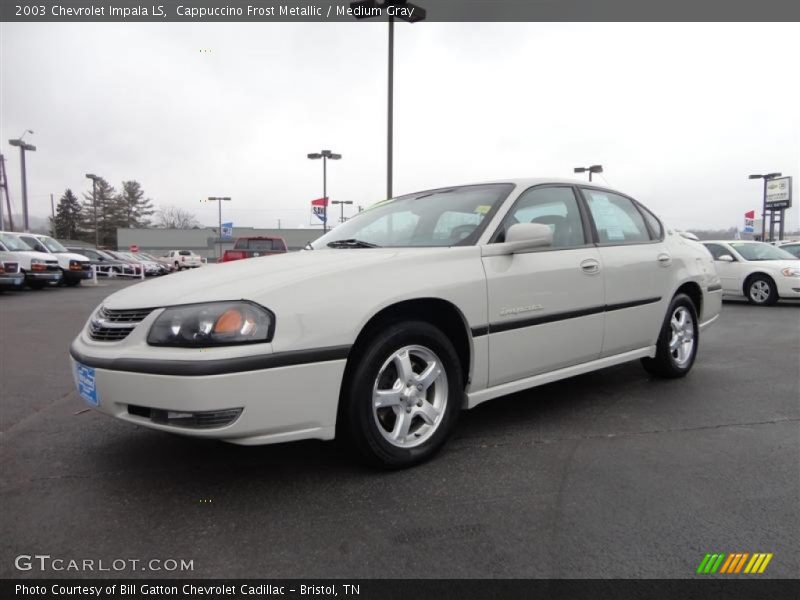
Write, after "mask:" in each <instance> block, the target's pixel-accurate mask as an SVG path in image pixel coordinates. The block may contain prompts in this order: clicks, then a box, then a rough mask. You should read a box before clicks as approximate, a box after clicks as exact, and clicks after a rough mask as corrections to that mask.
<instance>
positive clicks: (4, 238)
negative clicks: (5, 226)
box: [0, 233, 33, 252]
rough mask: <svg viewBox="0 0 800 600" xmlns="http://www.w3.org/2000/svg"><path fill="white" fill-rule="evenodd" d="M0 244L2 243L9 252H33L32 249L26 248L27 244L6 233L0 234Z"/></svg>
mask: <svg viewBox="0 0 800 600" xmlns="http://www.w3.org/2000/svg"><path fill="white" fill-rule="evenodd" d="M0 242H2V243H3V246H5V247H6V248H8V250H9V252H29V251H31V250H33V248H31V247H30V246H28V244H26V243H25V242H23V241H22V240H21V239H19V238H17V237H14V236H13V235H8V234H6V233H0Z"/></svg>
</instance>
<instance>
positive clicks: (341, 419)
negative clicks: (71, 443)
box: [70, 179, 722, 467]
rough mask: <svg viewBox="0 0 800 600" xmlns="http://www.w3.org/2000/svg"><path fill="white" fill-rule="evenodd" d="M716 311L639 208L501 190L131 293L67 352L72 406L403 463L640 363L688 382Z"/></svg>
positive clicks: (394, 209) (707, 291)
mask: <svg viewBox="0 0 800 600" xmlns="http://www.w3.org/2000/svg"><path fill="white" fill-rule="evenodd" d="M721 295H722V291H721V287H720V281H719V278H718V277H717V274H716V272H715V270H714V264H713V261H712V257H711V255H710V254H709V252H708V251H707V250H706V249H705V248H703V247H702V246H701V245H700V244H698V243H697V242H694V241H692V240H688V239H685V238H684V237H682V236H681V235H679V234H676V233H674V232H672V231H667V230H666V228H665V227H664V226H663V225H662V223H661V221H659V219H658V218H657V217H656V216H655V215H653V213H651V212H650V211H649V210H647V209H646V208H645V207H644V206H642V205H641V204H639V203H638V202H637V201H635V200H634V199H632V198H630V197H629V196H626V195H624V194H621V193H619V192H616V191H612V190H610V189H605V188H601V187H596V186H593V185H591V184H589V185H584V184H582V183H576V182H570V181H562V180H552V179H520V180H509V181H502V182H492V183H484V184H479V185H465V186H458V187H448V188H441V189H434V190H429V191H425V192H420V193H416V194H409V195H407V196H402V197H399V198H395V199H392V200H388V201H384V202H381V203H378V204H377V205H376V206H374V207H372V208H370V209H369V210H366V211H364V212H362V213H360V214H358V215H357V216H356V217H354V218H353V219H351V220H349V221H347V222H346V223H343V224H342V225H339V226H338V227H336V228H335V229H333V230H332V231H330V232H328V233H327V234H326V235H324V236H322V237H321V238H319V239H318V240H316V241H315V242H314V243H313V244H311V245H310V246H309V247H308V248H307V249H306V251H302V252H294V253H289V254H285V255H281V256H269V257H262V258H254V259H251V260H243V261H236V262H232V263H226V264H222V265H218V266H216V267H214V268H209V269H208V270H206V269H199V270H197V271H193V272H187V273H180V274H175V275H171V276H170V277H168V278H165V279H160V280H157V281H152V282H146V283H141V284H138V285H134V286H132V287H129V288H127V289H124V290H121V291H119V292H117V293H115V294H112V295H111V296H109V297H108V298H106V299H105V301H104V302H103V303H102V305H101V306H99V307H97V309H95V311H94V312H93V314H92V315H91V317H90V318H89V321H88V322H87V323H86V325H85V327H84V329H83V331H82V332H81V333H80V335H79V336H78V337H77V339H75V341H74V342H73V343H72V346H71V348H70V355H71V357H72V361H73V370H74V375H75V382H76V386H77V387H78V391H79V393H80V395H81V396H83V398H84V399H85V400H86V401H87V402H88V403H89V404H90V405H92V406H94V407H95V408H96V409H97V410H99V411H102V412H105V413H108V414H110V415H113V416H115V417H117V418H120V419H123V420H125V421H130V422H131V423H136V424H139V425H145V426H148V427H152V428H155V429H160V430H163V431H169V432H174V433H181V434H188V435H194V436H199V437H207V438H219V439H222V440H225V441H228V442H234V443H237V444H266V443H273V442H283V441H289V440H298V439H304V438H318V439H324V440H325V439H331V438H333V437H334V436H341V437H342V438H344V439H345V440H347V441H348V442H350V443H351V444H352V446H353V447H355V448H356V449H357V450H359V451H360V453H361V454H362V455H363V456H364V457H365V458H367V459H368V460H370V461H371V462H373V463H377V464H381V465H384V466H389V467H402V466H408V465H411V464H414V463H418V462H420V461H422V460H424V459H425V458H427V457H429V456H431V455H432V454H433V453H434V452H436V450H438V449H439V448H440V447H441V446H442V445H443V443H444V442H445V439H446V438H447V436H448V434H449V433H450V432H451V430H452V429H453V426H454V424H455V422H456V418H457V417H458V414H459V411H460V410H461V409H462V408H466V409H468V408H472V407H474V406H476V405H478V404H480V403H481V402H484V401H486V400H490V399H492V398H496V397H498V396H503V395H505V394H509V393H511V392H516V391H519V390H523V389H526V388H530V387H534V386H537V385H541V384H544V383H548V382H551V381H555V380H558V379H562V378H565V377H570V376H573V375H578V374H580V373H586V372H588V371H593V370H596V369H602V368H604V367H608V366H611V365H616V364H619V363H622V362H625V361H631V360H636V359H641V361H642V364H643V365H644V367H645V369H647V371H648V372H650V373H651V374H653V375H656V376H662V377H681V376H683V375H686V373H688V372H689V370H690V369H691V368H692V364H693V362H694V360H695V355H696V354H697V348H698V341H699V334H700V330H702V329H703V328H704V327H705V326H706V325H708V324H710V323H711V322H712V321H714V320H715V319H716V318H717V317H718V315H719V312H720V307H721Z"/></svg>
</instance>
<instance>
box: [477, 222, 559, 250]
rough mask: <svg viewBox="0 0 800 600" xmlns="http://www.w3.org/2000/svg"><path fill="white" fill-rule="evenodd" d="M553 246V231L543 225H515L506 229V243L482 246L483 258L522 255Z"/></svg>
mask: <svg viewBox="0 0 800 600" xmlns="http://www.w3.org/2000/svg"><path fill="white" fill-rule="evenodd" d="M552 245H553V231H552V230H551V229H550V226H549V225H545V224H543V223H516V224H514V225H512V226H511V227H509V228H508V231H507V232H506V241H505V242H503V243H501V244H489V245H488V246H484V247H483V249H482V252H481V254H482V255H483V256H502V255H504V254H523V253H525V252H532V251H534V250H536V249H537V248H544V247H546V246H552Z"/></svg>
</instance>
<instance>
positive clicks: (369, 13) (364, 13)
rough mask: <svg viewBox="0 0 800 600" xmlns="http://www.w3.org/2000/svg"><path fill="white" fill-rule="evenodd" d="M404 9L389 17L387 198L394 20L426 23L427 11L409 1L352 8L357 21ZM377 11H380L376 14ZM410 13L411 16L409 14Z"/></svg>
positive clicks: (367, 1)
mask: <svg viewBox="0 0 800 600" xmlns="http://www.w3.org/2000/svg"><path fill="white" fill-rule="evenodd" d="M396 7H402V8H403V9H405V10H403V11H401V12H400V11H398V13H399V14H397V15H389V77H388V79H389V83H388V90H387V103H386V104H387V106H386V197H387V198H391V197H392V163H393V158H394V150H393V137H394V19H395V16H396V17H397V18H398V19H400V20H402V21H406V22H407V23H417V22H419V21H424V20H425V17H426V16H427V15H426V12H425V9H424V8H422V7H421V6H417V5H416V4H411V3H410V2H408V1H407V0H358V1H357V2H351V3H350V8H351V9H353V13H354V16H355V18H356V19H359V20H360V19H369V18H372V17H379V16H382V14H383V11H384V10H387V9H389V8H396ZM376 9H378V10H379V12H378V13H376ZM409 13H410V14H409Z"/></svg>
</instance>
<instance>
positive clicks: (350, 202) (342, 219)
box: [331, 200, 353, 223]
mask: <svg viewBox="0 0 800 600" xmlns="http://www.w3.org/2000/svg"><path fill="white" fill-rule="evenodd" d="M352 203H353V201H352V200H334V201H333V202H331V204H340V205H341V206H340V207H339V208H340V210H341V211H342V212H341V216H340V217H339V223H344V205H345V204H352Z"/></svg>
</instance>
